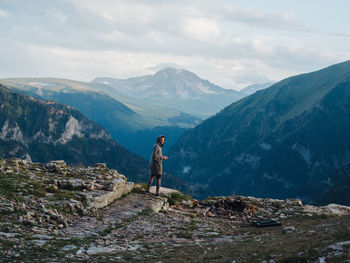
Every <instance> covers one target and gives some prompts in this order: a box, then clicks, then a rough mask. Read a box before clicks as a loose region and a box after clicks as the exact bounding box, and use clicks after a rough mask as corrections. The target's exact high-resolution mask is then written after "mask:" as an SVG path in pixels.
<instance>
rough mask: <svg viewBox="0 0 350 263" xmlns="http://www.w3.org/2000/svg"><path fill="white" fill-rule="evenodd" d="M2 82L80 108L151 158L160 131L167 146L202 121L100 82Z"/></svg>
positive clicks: (38, 96)
mask: <svg viewBox="0 0 350 263" xmlns="http://www.w3.org/2000/svg"><path fill="white" fill-rule="evenodd" d="M0 83H3V84H5V85H6V86H7V87H9V88H11V89H13V90H14V91H17V92H21V93H23V94H25V95H29V96H33V97H36V98H38V99H45V100H53V101H57V102H59V103H62V104H65V105H68V106H70V107H74V108H76V109H78V110H79V111H80V112H82V113H83V114H84V115H85V116H86V117H88V118H89V119H90V120H92V121H94V122H96V123H98V124H100V125H101V126H103V127H104V128H106V129H107V130H108V131H109V132H110V134H111V135H112V137H113V139H114V140H116V141H117V142H118V143H120V144H121V145H123V146H124V147H126V148H127V149H129V150H131V151H132V152H134V153H136V154H139V155H141V156H143V157H144V158H145V159H148V158H149V157H150V151H151V150H152V145H153V144H154V140H155V138H156V137H157V136H158V135H159V134H165V135H167V138H168V139H167V145H166V146H165V149H167V147H168V146H170V145H171V144H172V143H174V142H175V141H176V139H177V138H178V137H179V136H180V135H182V134H183V133H184V132H185V131H186V130H188V129H189V128H192V127H194V126H195V125H196V124H199V123H200V121H201V119H199V118H197V117H194V116H191V115H189V114H186V113H184V112H181V111H178V110H175V109H170V108H165V107H159V106H158V107H155V106H154V105H152V104H148V103H145V102H141V101H138V100H136V99H134V98H132V97H130V96H128V95H126V94H123V93H120V92H118V91H117V90H115V89H113V88H111V87H109V86H106V85H103V84H98V83H86V82H79V81H73V80H66V79H56V78H17V79H2V80H0Z"/></svg>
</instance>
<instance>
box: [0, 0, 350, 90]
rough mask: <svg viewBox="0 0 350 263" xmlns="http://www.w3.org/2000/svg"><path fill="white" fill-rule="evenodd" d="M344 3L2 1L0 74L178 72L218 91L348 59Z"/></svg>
mask: <svg viewBox="0 0 350 263" xmlns="http://www.w3.org/2000/svg"><path fill="white" fill-rule="evenodd" d="M349 11H350V1H349V0H294V1H282V0H264V1H262V0H242V1H240V0H231V1H228V0H226V1H225V0H216V1H213V0H198V1H196V0H189V1H187V0H169V1H167V0H30V1H29V0H0V35H1V40H0V78H6V77H60V78H68V79H74V80H81V81H91V80H92V79H94V78H96V77H114V78H129V77H134V76H141V75H145V74H153V73H155V72H156V71H157V70H159V69H162V68H164V67H166V66H173V67H179V68H184V69H187V70H189V71H192V72H194V73H196V74H197V75H198V76H199V77H201V78H203V79H208V80H209V81H211V82H213V83H215V84H217V85H220V86H222V87H224V88H234V89H241V88H243V87H245V86H248V85H250V84H254V83H264V82H267V81H279V80H281V79H283V78H285V77H288V76H291V75H296V74H299V73H305V72H310V71H314V70H317V69H320V68H322V67H326V66H329V65H331V64H335V63H338V62H342V61H345V60H349V59H350V15H349Z"/></svg>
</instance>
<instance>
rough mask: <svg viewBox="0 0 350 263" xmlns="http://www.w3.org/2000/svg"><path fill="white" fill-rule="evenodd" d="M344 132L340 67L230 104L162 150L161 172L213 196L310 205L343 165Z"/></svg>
mask: <svg viewBox="0 0 350 263" xmlns="http://www.w3.org/2000/svg"><path fill="white" fill-rule="evenodd" d="M349 131H350V61H347V62H344V63H340V64H337V65H333V66H330V67H328V68H325V69H322V70H319V71H316V72H312V73H308V74H302V75H298V76H295V77H291V78H287V79H285V80H283V81H281V82H279V83H276V84H274V85H273V86H271V87H270V88H267V89H265V90H262V91H258V92H256V93H255V94H253V95H251V96H249V97H246V98H244V99H242V100H240V101H238V102H236V103H233V104H232V105H230V106H228V107H227V108H225V109H224V110H222V111H221V112H220V113H218V114H216V115H215V116H213V117H211V118H209V119H207V120H206V121H204V122H202V123H201V124H200V125H198V126H197V127H195V128H194V129H193V130H191V131H189V132H187V133H186V134H185V135H183V136H182V137H181V138H180V140H179V141H178V142H177V143H175V145H174V146H173V147H172V149H171V150H170V152H169V162H168V165H169V167H170V171H171V172H173V173H174V174H176V175H178V176H181V177H182V178H184V179H186V180H187V181H189V182H192V183H197V184H199V185H200V186H201V187H204V188H207V189H209V190H210V191H213V192H214V193H215V194H217V195H231V194H232V193H233V192H234V193H236V194H245V195H254V196H264V197H277V198H287V197H299V198H302V199H303V200H304V201H308V202H312V201H317V200H321V199H322V198H323V195H325V194H326V192H327V191H331V190H330V189H332V187H331V186H330V187H328V188H327V189H324V185H325V184H326V185H329V184H332V178H331V176H332V174H334V173H335V172H336V171H337V169H340V168H341V167H343V166H346V165H348V164H349V163H350V132H349ZM346 178H348V177H346ZM341 182H344V183H346V184H348V183H349V180H348V179H346V180H345V179H344V180H343V181H341ZM346 187H349V185H347V186H346ZM329 196H330V195H329ZM327 200H328V201H332V200H333V199H332V198H328V199H327ZM349 201H350V199H349V200H347V202H348V204H349Z"/></svg>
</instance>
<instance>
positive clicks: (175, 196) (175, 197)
mask: <svg viewBox="0 0 350 263" xmlns="http://www.w3.org/2000/svg"><path fill="white" fill-rule="evenodd" d="M191 199H192V198H191V197H190V196H189V195H184V194H182V193H180V192H174V193H171V194H170V195H169V197H168V203H169V205H177V204H178V203H180V202H182V201H188V200H191Z"/></svg>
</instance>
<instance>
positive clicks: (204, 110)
mask: <svg viewBox="0 0 350 263" xmlns="http://www.w3.org/2000/svg"><path fill="white" fill-rule="evenodd" d="M93 82H94V83H102V84H106V85H109V86H111V87H113V88H115V89H116V90H118V91H120V92H123V93H125V94H128V95H129V96H133V97H135V98H137V99H140V100H143V101H146V102H151V103H153V104H157V105H161V106H167V107H172V108H175V109H177V110H181V111H184V112H186V113H188V114H190V115H194V116H199V117H201V118H206V117H209V116H210V115H213V114H215V113H217V112H218V111H220V110H221V109H223V108H224V107H226V106H227V105H229V104H231V103H232V102H234V101H237V100H239V99H241V98H243V97H244V96H246V95H245V94H243V93H240V92H238V91H235V90H229V89H223V88H221V87H219V86H217V85H215V84H213V83H211V82H209V81H208V80H203V79H200V78H199V77H198V76H196V75H195V74H194V73H192V72H189V71H187V70H182V69H176V68H165V69H163V70H160V71H158V72H157V73H155V74H154V75H146V76H142V77H136V78H129V79H122V80H121V79H113V78H97V79H94V80H93Z"/></svg>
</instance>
